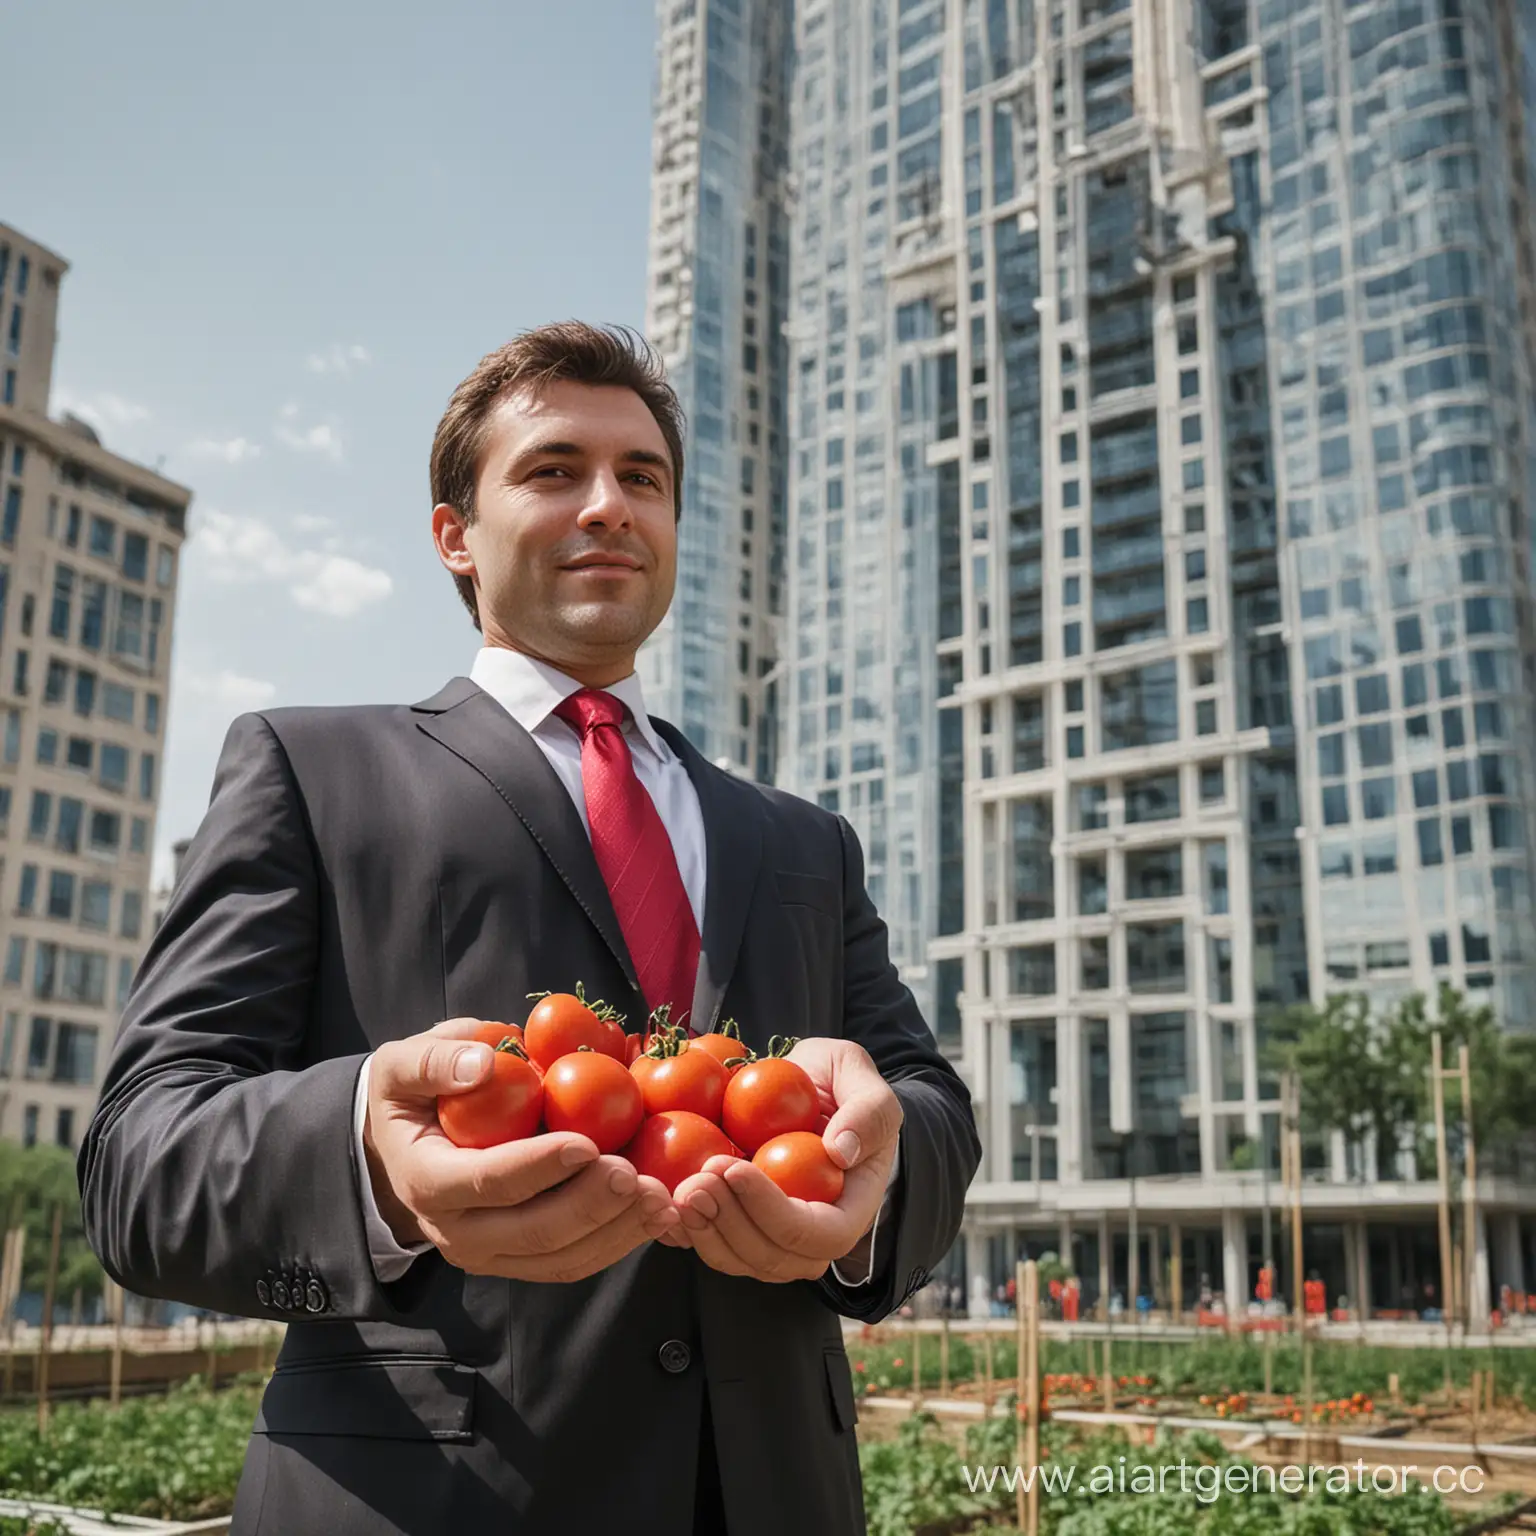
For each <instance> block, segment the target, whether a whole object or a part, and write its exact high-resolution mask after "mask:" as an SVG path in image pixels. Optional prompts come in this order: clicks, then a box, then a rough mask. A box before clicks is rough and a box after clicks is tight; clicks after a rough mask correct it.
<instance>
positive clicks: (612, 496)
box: [577, 469, 634, 528]
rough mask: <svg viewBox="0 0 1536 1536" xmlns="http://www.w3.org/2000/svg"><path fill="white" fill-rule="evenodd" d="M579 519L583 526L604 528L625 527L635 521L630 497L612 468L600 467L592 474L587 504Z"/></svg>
mask: <svg viewBox="0 0 1536 1536" xmlns="http://www.w3.org/2000/svg"><path fill="white" fill-rule="evenodd" d="M577 521H578V522H579V523H580V524H581V525H582V527H588V526H591V525H594V524H595V525H598V526H600V527H604V528H623V527H627V526H628V525H629V524H630V523H631V522H633V521H634V514H633V513H632V512H631V511H630V506H629V498H628V497H627V496H626V495H625V494H624V487H623V486H622V485H621V484H620V483H619V477H618V476H617V475H616V474H614V473H613V471H612V470H608V469H600V470H598V471H597V472H596V473H595V474H594V475H593V476H592V479H591V482H590V483H589V485H588V487H587V500H586V505H585V506H584V507H582V509H581V514H580V516H579V518H578V519H577Z"/></svg>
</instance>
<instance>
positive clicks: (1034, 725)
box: [1013, 693, 1045, 773]
mask: <svg viewBox="0 0 1536 1536" xmlns="http://www.w3.org/2000/svg"><path fill="white" fill-rule="evenodd" d="M1043 767H1045V707H1044V704H1043V702H1042V700H1041V698H1040V695H1039V694H1025V693H1019V694H1015V695H1014V697H1013V771H1014V772H1015V773H1029V772H1031V771H1033V770H1034V769H1036V768H1043Z"/></svg>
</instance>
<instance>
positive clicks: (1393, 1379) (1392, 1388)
mask: <svg viewBox="0 0 1536 1536" xmlns="http://www.w3.org/2000/svg"><path fill="white" fill-rule="evenodd" d="M1387 1396H1388V1397H1389V1398H1391V1399H1392V1406H1393V1407H1394V1408H1401V1407H1402V1406H1403V1391H1402V1387H1401V1386H1400V1385H1399V1384H1398V1380H1397V1372H1396V1371H1389V1372H1388V1373H1387Z"/></svg>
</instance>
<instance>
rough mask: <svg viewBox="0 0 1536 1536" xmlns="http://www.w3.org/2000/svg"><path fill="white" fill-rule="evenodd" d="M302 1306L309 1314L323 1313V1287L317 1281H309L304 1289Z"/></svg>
mask: <svg viewBox="0 0 1536 1536" xmlns="http://www.w3.org/2000/svg"><path fill="white" fill-rule="evenodd" d="M304 1305H305V1306H306V1307H307V1308H308V1309H309V1310H310V1311H311V1312H324V1311H325V1287H324V1286H323V1285H321V1284H320V1282H319V1281H318V1280H311V1281H310V1282H309V1285H308V1287H307V1288H306V1289H305V1292H304Z"/></svg>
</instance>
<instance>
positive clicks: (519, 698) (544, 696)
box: [469, 645, 672, 763]
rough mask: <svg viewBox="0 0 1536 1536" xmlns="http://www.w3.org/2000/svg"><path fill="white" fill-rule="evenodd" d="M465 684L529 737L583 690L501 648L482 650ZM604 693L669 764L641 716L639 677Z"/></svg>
mask: <svg viewBox="0 0 1536 1536" xmlns="http://www.w3.org/2000/svg"><path fill="white" fill-rule="evenodd" d="M469 679H470V681H471V682H472V683H476V684H478V685H479V686H480V687H481V688H483V689H484V690H485V691H486V692H487V693H488V694H490V696H491V697H492V698H493V699H495V700H496V702H497V703H498V704H500V705H501V707H502V708H503V709H504V710H506V712H507V713H508V714H509V715H511V716H512V718H513V719H514V720H516V721H517V723H518V724H519V725H520V726H522V728H523V729H524V730H525V731H527V732H528V734H529V735H530V736H531V735H532V734H533V733H534V731H536V730H537V729H538V728H539V727H540V726H541V725H543V724H544V722H545V721H546V720H548V719H549V717H550V716H551V715H553V714H554V712H555V709H556V707H557V706H558V705H560V704H562V703H563V702H564V701H565V700H566V699H568V698H569V697H570V696H571V695H572V694H573V693H577V692H579V691H580V690H581V688H582V687H583V686H584V685H583V684H581V683H578V682H577V681H576V679H575V678H574V677H567V676H566V675H565V673H564V672H561V671H559V670H558V669H556V668H555V667H552V666H550V665H549V664H548V663H547V662H542V661H536V660H535V659H534V658H533V657H532V656H525V655H524V654H523V653H522V652H521V651H512V650H508V649H507V648H506V647H505V646H500V645H486V646H482V647H481V648H480V650H479V651H478V652H477V653H476V655H475V663H474V666H473V667H472V668H471V669H470V673H469ZM603 692H604V693H611V694H612V695H613V696H614V698H616V699H617V700H618V701H619V702H620V703H621V704H623V705H625V706H626V707H627V708H628V710H629V713H630V717H631V719H632V720H633V722H634V726H635V729H636V730H637V731H638V732H639V734H640V739H641V740H642V741H643V742H644V743H645V744H646V746H647V747H649V748H650V750H651V751H652V752H653V753H654V754H655V755H656V757H657V759H658V760H659V761H661V762H663V763H667V762H671V760H672V751H671V749H670V748H669V747H668V746H667V744H666V742H664V741H663V740H662V739H661V737H660V736H659V735H657V733H656V728H655V727H654V726H653V725H652V724H651V717H650V716H649V715H648V714H647V713H646V712H645V695H644V692H643V691H642V689H641V687H640V674H639V673H638V672H631V673H630V674H629V676H628V677H626V678H623V679H621V680H620V681H619V682H617V683H611V684H610V685H609V686H608V687H607V688H605V689H604V690H603Z"/></svg>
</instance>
